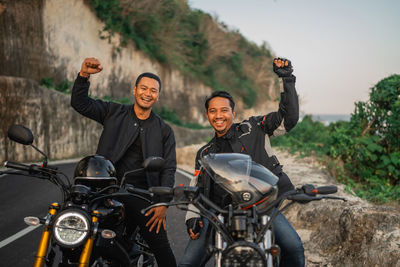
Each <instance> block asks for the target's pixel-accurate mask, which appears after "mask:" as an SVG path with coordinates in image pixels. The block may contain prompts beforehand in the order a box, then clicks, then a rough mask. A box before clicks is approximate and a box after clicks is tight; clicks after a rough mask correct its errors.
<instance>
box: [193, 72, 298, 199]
mask: <svg viewBox="0 0 400 267" xmlns="http://www.w3.org/2000/svg"><path fill="white" fill-rule="evenodd" d="M295 81H296V78H295V77H294V76H292V77H288V78H283V86H284V92H283V93H282V94H281V101H280V103H279V109H278V111H276V112H271V113H269V114H267V115H265V116H254V117H250V118H249V119H247V120H244V121H242V122H241V123H234V124H233V125H232V127H231V128H230V129H229V131H228V132H227V133H226V134H225V135H224V136H223V138H226V139H227V140H228V141H229V143H230V145H231V147H232V150H233V152H234V153H245V154H248V155H250V156H251V158H252V160H254V161H255V162H257V163H259V164H261V165H263V166H265V167H266V168H268V169H269V170H271V171H272V172H273V173H274V174H275V175H277V176H278V177H279V182H278V188H279V194H282V193H284V192H286V191H288V190H291V189H293V184H292V183H291V181H290V179H289V177H288V176H287V175H286V174H285V173H284V172H283V171H282V165H280V164H279V161H278V159H277V158H276V157H275V156H274V155H268V153H267V151H266V148H265V147H266V146H265V145H266V142H268V145H269V139H268V138H269V137H271V136H279V135H282V134H285V133H286V132H288V131H290V130H291V129H292V128H293V127H294V126H295V125H296V124H297V121H298V119H299V103H298V97H297V93H296V89H295ZM216 152H223V151H218V148H217V144H216V138H215V137H214V138H213V139H212V140H211V141H210V142H209V143H208V144H207V145H205V146H203V147H202V148H200V149H199V151H198V152H197V155H196V163H195V164H196V165H195V166H196V167H195V175H196V174H198V173H199V170H200V164H199V159H200V158H201V157H203V156H205V155H207V154H209V153H216ZM196 180H197V182H196V183H197V186H199V187H200V189H201V190H202V191H203V193H204V194H205V195H206V196H208V197H211V199H213V197H214V195H218V198H220V197H221V195H220V193H218V192H220V191H221V190H219V189H218V188H217V187H214V183H213V181H210V179H209V178H208V176H207V175H198V176H197V179H194V180H193V181H192V182H193V183H191V184H194V182H195V181H196ZM210 192H211V195H210ZM215 192H217V193H215ZM214 201H216V202H217V203H218V202H221V200H219V201H218V200H217V199H214ZM222 202H224V201H222ZM219 204H222V203H219Z"/></svg>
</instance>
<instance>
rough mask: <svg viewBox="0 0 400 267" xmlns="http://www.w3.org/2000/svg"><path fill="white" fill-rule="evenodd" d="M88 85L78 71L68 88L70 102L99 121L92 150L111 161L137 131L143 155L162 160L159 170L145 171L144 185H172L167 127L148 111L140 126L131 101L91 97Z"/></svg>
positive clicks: (157, 199)
mask: <svg viewBox="0 0 400 267" xmlns="http://www.w3.org/2000/svg"><path fill="white" fill-rule="evenodd" d="M89 86H90V82H89V81H88V79H86V78H83V77H80V76H79V75H78V77H77V78H76V80H75V83H74V87H73V89H72V96H71V106H72V107H73V108H74V109H75V110H76V111H77V112H79V113H80V114H82V115H83V116H85V117H88V118H90V119H92V120H95V121H97V122H98V123H100V124H102V125H103V127H104V128H103V132H102V133H101V137H100V140H99V143H98V146H97V152H96V153H97V154H99V155H102V156H105V157H106V158H108V159H109V160H111V161H112V162H113V163H114V164H115V163H116V162H117V161H118V160H119V159H120V158H121V157H122V156H123V155H124V154H125V152H126V150H127V149H128V148H129V147H130V146H131V145H132V143H133V142H134V140H135V139H136V138H137V136H138V135H139V134H140V137H141V141H142V150H143V158H144V159H146V158H147V157H150V156H159V157H163V158H164V159H165V160H166V163H165V166H164V168H163V170H162V171H160V172H146V176H147V183H148V186H149V187H151V186H168V187H172V186H173V185H174V183H175V171H176V151H175V137H174V133H173V131H172V129H171V127H170V126H169V125H168V124H166V123H165V122H164V121H163V120H162V119H161V118H160V117H159V116H157V115H156V114H154V113H153V112H152V113H151V115H150V118H149V120H150V121H149V123H148V124H147V126H146V128H144V127H143V128H141V127H140V126H139V125H138V124H137V123H136V122H135V121H134V120H133V112H134V110H133V105H121V104H117V103H113V102H105V101H102V100H98V99H97V100H95V99H92V98H90V97H89V96H88V91H89ZM153 200H154V201H155V202H168V201H169V200H170V198H169V197H165V196H162V197H155V198H154V199H153Z"/></svg>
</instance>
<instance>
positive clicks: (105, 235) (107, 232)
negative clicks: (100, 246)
mask: <svg viewBox="0 0 400 267" xmlns="http://www.w3.org/2000/svg"><path fill="white" fill-rule="evenodd" d="M115 236H116V234H115V232H114V231H112V230H108V229H104V230H103V231H101V237H103V238H105V239H112V238H114V237H115Z"/></svg>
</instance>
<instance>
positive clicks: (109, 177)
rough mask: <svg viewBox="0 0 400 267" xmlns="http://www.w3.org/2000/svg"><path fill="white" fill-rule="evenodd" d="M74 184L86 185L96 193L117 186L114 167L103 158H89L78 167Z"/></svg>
mask: <svg viewBox="0 0 400 267" xmlns="http://www.w3.org/2000/svg"><path fill="white" fill-rule="evenodd" d="M74 184H82V185H86V186H88V187H90V188H91V189H92V190H94V191H98V190H101V189H103V188H105V187H107V186H109V185H114V184H117V178H116V171H115V168H114V165H113V164H112V163H111V161H109V160H108V159H106V158H105V157H103V156H100V155H91V156H87V157H85V158H83V159H81V160H80V161H79V162H78V164H77V165H76V168H75V172H74Z"/></svg>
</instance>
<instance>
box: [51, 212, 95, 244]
mask: <svg viewBox="0 0 400 267" xmlns="http://www.w3.org/2000/svg"><path fill="white" fill-rule="evenodd" d="M89 228H90V223H89V218H88V216H86V215H85V214H83V213H82V212H80V211H75V210H66V211H65V212H62V213H60V214H59V215H58V216H57V218H56V219H55V222H54V224H53V233H54V237H55V239H56V241H57V242H58V243H59V244H60V245H62V246H67V247H77V246H80V245H81V244H82V243H83V242H84V241H85V240H86V238H87V237H88V236H89Z"/></svg>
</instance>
